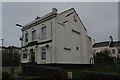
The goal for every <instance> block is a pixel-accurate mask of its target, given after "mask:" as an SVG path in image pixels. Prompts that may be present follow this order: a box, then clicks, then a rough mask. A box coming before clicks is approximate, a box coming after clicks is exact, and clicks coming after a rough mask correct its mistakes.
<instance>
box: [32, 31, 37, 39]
mask: <svg viewBox="0 0 120 80" xmlns="http://www.w3.org/2000/svg"><path fill="white" fill-rule="evenodd" d="M35 39H36V30H33V31H32V41H34V40H35Z"/></svg>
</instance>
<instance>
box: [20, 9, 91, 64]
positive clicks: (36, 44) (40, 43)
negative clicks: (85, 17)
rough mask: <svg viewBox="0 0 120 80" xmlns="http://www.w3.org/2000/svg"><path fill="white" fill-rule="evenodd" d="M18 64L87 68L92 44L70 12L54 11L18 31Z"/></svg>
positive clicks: (75, 13) (74, 14) (77, 18)
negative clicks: (19, 35) (79, 66)
mask: <svg viewBox="0 0 120 80" xmlns="http://www.w3.org/2000/svg"><path fill="white" fill-rule="evenodd" d="M21 40H22V43H21V47H22V55H21V63H31V62H35V63H37V64H51V63H53V64H54V63H58V64H59V63H66V64H67V63H68V64H89V63H90V58H91V57H92V56H91V55H92V42H91V41H92V40H91V37H89V36H88V35H87V30H86V28H85V26H84V25H83V23H82V21H81V19H80V17H79V15H78V14H77V12H76V11H75V9H74V8H71V9H68V10H66V11H64V12H61V13H58V12H57V9H56V8H53V9H52V11H51V12H50V13H48V14H46V15H44V16H42V17H38V16H37V18H35V20H34V21H32V22H30V23H28V24H26V25H24V26H23V28H22V37H21Z"/></svg>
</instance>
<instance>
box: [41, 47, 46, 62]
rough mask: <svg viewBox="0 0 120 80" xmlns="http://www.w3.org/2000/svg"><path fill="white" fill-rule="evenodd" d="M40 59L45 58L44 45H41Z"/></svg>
mask: <svg viewBox="0 0 120 80" xmlns="http://www.w3.org/2000/svg"><path fill="white" fill-rule="evenodd" d="M41 53H42V54H41V59H42V60H46V47H41Z"/></svg>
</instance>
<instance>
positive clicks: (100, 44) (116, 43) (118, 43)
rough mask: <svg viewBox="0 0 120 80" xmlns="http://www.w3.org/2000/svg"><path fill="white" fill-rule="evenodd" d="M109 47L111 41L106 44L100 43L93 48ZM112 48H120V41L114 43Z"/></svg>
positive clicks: (111, 45)
mask: <svg viewBox="0 0 120 80" xmlns="http://www.w3.org/2000/svg"><path fill="white" fill-rule="evenodd" d="M108 45H109V41H105V42H99V43H95V44H94V45H93V48H96V47H107V46H108ZM110 47H120V41H114V42H112V43H111V44H110Z"/></svg>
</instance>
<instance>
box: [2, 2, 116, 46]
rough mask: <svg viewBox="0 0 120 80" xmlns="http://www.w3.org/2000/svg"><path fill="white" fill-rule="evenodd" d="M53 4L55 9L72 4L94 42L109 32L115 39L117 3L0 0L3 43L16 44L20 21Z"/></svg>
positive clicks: (47, 9) (103, 38) (60, 9)
mask: <svg viewBox="0 0 120 80" xmlns="http://www.w3.org/2000/svg"><path fill="white" fill-rule="evenodd" d="M53 7H55V8H57V9H58V12H62V11H64V10H67V9H70V8H75V10H76V11H77V13H78V14H79V16H80V18H81V20H82V22H83V23H84V25H85V27H86V28H87V31H88V35H90V36H91V37H92V38H94V39H96V42H100V41H106V40H108V37H109V36H110V35H111V36H113V38H114V40H118V3H117V2H97V3H96V2H74V3H73V2H72V3H67V2H66V3H65V2H63V3H52V2H51V3H42V2H31V3H30V2H3V3H2V35H3V38H4V45H5V46H9V45H11V46H12V45H14V46H20V41H19V36H20V35H21V28H19V27H16V26H15V24H16V23H20V24H22V25H24V24H26V23H28V22H30V21H32V20H34V18H35V17H36V16H43V15H45V14H47V13H49V12H50V11H51V9H52V8H53Z"/></svg>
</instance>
